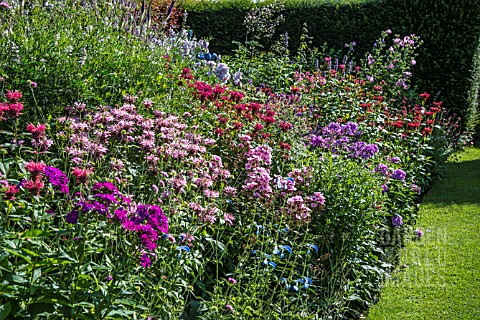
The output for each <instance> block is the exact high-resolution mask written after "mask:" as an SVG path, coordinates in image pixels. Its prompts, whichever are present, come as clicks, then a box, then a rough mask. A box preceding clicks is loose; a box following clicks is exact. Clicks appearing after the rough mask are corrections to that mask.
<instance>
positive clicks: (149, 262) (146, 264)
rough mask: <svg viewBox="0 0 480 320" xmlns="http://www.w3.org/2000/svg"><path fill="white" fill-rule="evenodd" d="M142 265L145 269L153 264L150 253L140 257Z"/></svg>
mask: <svg viewBox="0 0 480 320" xmlns="http://www.w3.org/2000/svg"><path fill="white" fill-rule="evenodd" d="M140 265H141V266H142V267H143V268H145V269H146V268H148V267H150V266H151V265H152V260H150V257H149V256H148V254H146V253H144V254H142V257H141V258H140Z"/></svg>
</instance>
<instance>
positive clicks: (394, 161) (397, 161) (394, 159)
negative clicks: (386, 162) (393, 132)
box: [390, 157, 401, 163]
mask: <svg viewBox="0 0 480 320" xmlns="http://www.w3.org/2000/svg"><path fill="white" fill-rule="evenodd" d="M390 161H392V162H393V163H400V161H401V160H400V158H399V157H392V158H391V159H390Z"/></svg>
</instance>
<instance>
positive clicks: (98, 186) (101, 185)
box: [92, 181, 118, 194]
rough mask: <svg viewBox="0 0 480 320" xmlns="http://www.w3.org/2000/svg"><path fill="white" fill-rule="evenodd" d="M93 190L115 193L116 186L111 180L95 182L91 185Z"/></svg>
mask: <svg viewBox="0 0 480 320" xmlns="http://www.w3.org/2000/svg"><path fill="white" fill-rule="evenodd" d="M92 190H93V191H98V190H101V191H103V192H106V193H108V194H116V193H118V188H117V187H116V186H115V185H114V184H113V183H111V182H108V181H105V182H97V183H95V184H94V185H93V186H92Z"/></svg>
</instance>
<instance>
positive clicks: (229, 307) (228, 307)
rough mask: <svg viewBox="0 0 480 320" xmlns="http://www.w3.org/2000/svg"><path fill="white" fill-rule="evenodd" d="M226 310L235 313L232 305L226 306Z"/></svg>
mask: <svg viewBox="0 0 480 320" xmlns="http://www.w3.org/2000/svg"><path fill="white" fill-rule="evenodd" d="M225 308H227V309H228V310H230V311H232V312H234V309H233V307H232V306H231V305H229V304H227V305H225Z"/></svg>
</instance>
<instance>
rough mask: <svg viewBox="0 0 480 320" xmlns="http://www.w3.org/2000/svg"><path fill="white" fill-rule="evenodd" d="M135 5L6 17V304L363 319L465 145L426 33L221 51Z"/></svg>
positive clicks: (137, 313) (77, 313)
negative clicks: (294, 50) (418, 64)
mask: <svg viewBox="0 0 480 320" xmlns="http://www.w3.org/2000/svg"><path fill="white" fill-rule="evenodd" d="M122 3H123V2H122ZM122 3H120V2H115V3H108V2H101V1H100V2H99V3H98V4H97V5H98V6H97V7H95V6H94V7H91V6H90V7H89V6H87V7H82V6H80V7H77V6H76V5H74V4H71V5H66V6H65V7H55V6H47V7H42V6H37V7H35V8H29V10H30V11H29V14H25V13H24V12H23V11H22V9H23V8H21V7H20V6H18V5H17V6H15V7H14V8H13V9H12V10H11V11H2V14H3V13H5V14H6V15H5V16H2V17H4V18H5V17H6V19H7V20H5V21H6V22H7V23H5V24H4V25H2V26H0V28H2V29H1V32H2V34H4V35H5V37H4V38H2V39H1V40H0V41H1V42H2V43H4V44H9V45H8V46H7V45H6V46H0V56H1V57H5V59H6V60H5V59H4V60H1V61H0V68H1V70H2V72H5V74H4V75H3V79H2V87H1V90H2V91H1V93H2V96H1V97H0V124H1V128H2V131H1V135H0V198H1V200H2V201H1V202H0V213H1V214H0V234H1V237H0V278H1V279H2V282H1V286H0V292H1V295H0V306H1V307H0V316H1V317H4V318H5V317H8V318H13V319H15V318H19V319H21V318H33V319H35V318H42V317H48V318H53V319H55V318H61V319H63V318H74V317H81V318H84V319H99V318H102V319H103V318H105V319H121V318H126V319H130V318H135V317H136V318H147V317H152V318H155V317H158V318H163V319H170V318H182V319H191V318H198V319H219V318H235V319H252V318H272V319H274V318H280V317H288V318H292V319H305V318H315V317H317V318H318V317H320V318H324V317H332V318H336V317H346V318H353V319H355V318H360V317H361V316H362V314H363V313H364V312H365V309H366V308H367V307H368V306H369V305H370V304H371V303H372V301H374V300H375V297H376V295H377V294H378V290H379V288H380V283H381V282H382V279H383V277H384V276H385V274H386V272H387V271H388V270H389V268H390V267H391V263H392V262H395V261H396V260H397V253H398V249H399V248H400V247H401V246H402V245H403V243H404V240H405V235H406V234H408V231H409V225H411V224H412V223H414V221H415V219H416V216H417V205H416V203H417V201H418V199H419V196H420V191H421V190H422V189H423V190H425V189H426V188H428V186H429V183H430V182H431V179H432V177H433V175H434V174H435V169H436V165H437V164H439V163H441V162H442V161H443V160H444V159H445V157H446V156H448V154H450V153H451V152H452V150H454V149H456V148H458V147H459V146H460V145H461V140H460V139H459V132H460V129H459V128H458V119H457V118H456V117H450V115H448V114H447V113H446V111H445V109H444V108H442V106H441V105H442V103H441V102H438V101H436V100H435V99H432V98H433V97H430V96H429V95H428V94H421V95H419V94H418V92H416V91H415V90H412V89H411V88H410V87H409V85H410V82H409V77H410V75H409V72H410V68H411V67H412V63H411V60H412V59H413V58H414V57H415V51H414V50H415V48H416V46H417V45H418V44H419V42H418V39H417V38H416V37H413V36H411V37H408V38H403V37H402V38H401V39H400V38H396V37H397V36H395V37H394V38H393V39H390V37H391V36H390V35H389V33H390V32H384V33H382V35H381V38H380V39H378V40H377V47H376V48H375V49H374V50H373V51H372V52H371V56H366V59H365V60H364V61H363V60H361V61H360V62H359V64H360V65H359V66H358V67H356V63H354V61H353V60H351V57H350V56H348V55H347V56H345V57H342V56H339V54H336V55H334V56H331V54H332V53H334V52H333V51H328V50H327V49H323V51H322V52H319V51H318V50H314V49H310V47H309V46H310V44H309V42H310V40H311V39H310V37H309V36H308V35H307V34H306V33H304V35H303V36H302V38H301V42H302V44H301V50H299V51H298V54H296V56H295V58H294V59H292V58H291V57H290V56H289V55H288V53H289V52H288V48H285V46H284V47H282V46H281V45H279V46H276V48H277V51H276V52H275V53H265V52H263V50H262V49H259V44H258V43H254V42H249V43H248V44H247V47H240V49H239V50H238V51H237V53H236V55H235V56H233V57H229V58H228V59H225V60H223V61H222V60H220V59H219V57H218V56H217V57H214V56H213V55H210V54H208V48H207V47H208V46H207V44H206V42H205V41H203V40H199V41H197V40H196V39H194V38H193V37H192V35H191V34H189V33H188V32H185V31H181V32H180V33H179V34H171V35H168V36H165V35H162V34H154V33H151V30H149V29H148V25H145V24H142V23H141V22H142V21H141V19H140V20H139V19H137V18H138V15H140V14H141V11H136V10H137V9H135V8H130V9H128V8H122V7H121V4H122ZM118 5H120V7H116V6H118ZM111 6H112V7H111ZM109 8H110V9H109ZM97 9H98V11H97ZM121 9H124V10H121ZM127 9H128V10H127ZM2 10H3V9H2ZM105 10H106V11H105ZM109 10H113V12H114V14H111V15H109V13H108V12H112V11H109ZM57 16H58V19H57ZM107 16H108V19H106V18H107ZM119 17H120V18H119ZM117 18H118V20H117ZM57 20H58V21H57ZM125 21H127V22H125ZM128 22H129V23H128ZM47 26H50V28H46V27H47ZM142 26H145V28H146V29H142ZM146 35H147V36H146ZM255 40H258V39H255ZM13 43H15V46H13ZM384 43H385V44H384ZM391 43H393V44H392V50H389V47H388V45H389V44H391ZM19 44H21V46H20V45H19ZM35 48H36V49H35ZM82 48H86V52H87V59H84V56H79V55H78V53H79V52H78V50H81V49H82ZM37 49H38V50H37ZM352 49H354V46H353V44H351V45H350V46H349V48H348V50H349V51H352ZM75 50H77V51H75ZM82 52H83V50H81V51H80V53H82ZM130 53H131V56H130V55H129V54H130ZM350 53H351V52H350ZM80 60H82V62H81V61H80ZM391 65H394V66H393V67H391ZM249 80H250V81H249ZM399 81H402V85H399V86H397V83H399ZM250 82H251V83H250ZM17 89H19V90H22V91H23V93H24V95H23V96H22V93H21V92H18V91H15V90H17ZM122 99H123V102H122ZM395 215H398V217H400V216H401V218H403V221H404V223H403V224H402V223H399V222H398V221H397V220H398V218H397V220H395V221H397V222H395V223H394V220H393V219H392V218H393V217H397V216H395Z"/></svg>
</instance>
